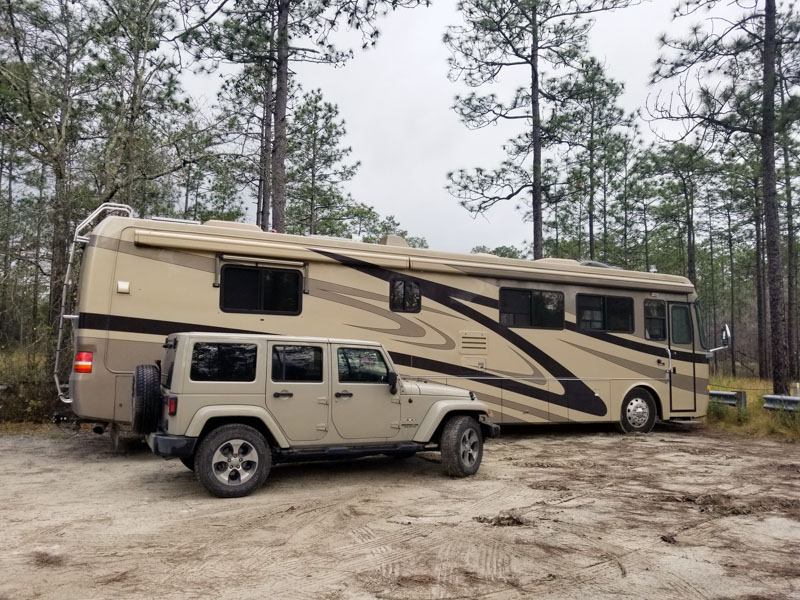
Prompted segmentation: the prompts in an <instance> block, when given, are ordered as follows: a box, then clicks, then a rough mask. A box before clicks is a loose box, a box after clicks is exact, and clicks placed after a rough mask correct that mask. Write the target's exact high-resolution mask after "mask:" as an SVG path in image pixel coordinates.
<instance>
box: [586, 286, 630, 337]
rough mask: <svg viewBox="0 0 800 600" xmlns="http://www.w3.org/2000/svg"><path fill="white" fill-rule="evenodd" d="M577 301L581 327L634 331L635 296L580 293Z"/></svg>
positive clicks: (621, 331) (617, 331) (620, 331)
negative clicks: (624, 296) (623, 296)
mask: <svg viewBox="0 0 800 600" xmlns="http://www.w3.org/2000/svg"><path fill="white" fill-rule="evenodd" d="M575 303H576V306H577V313H578V315H577V318H578V327H579V328H580V329H589V330H593V331H611V332H616V333H631V332H633V298H622V297H620V296H590V295H587V294H578V296H577V298H576V300H575Z"/></svg>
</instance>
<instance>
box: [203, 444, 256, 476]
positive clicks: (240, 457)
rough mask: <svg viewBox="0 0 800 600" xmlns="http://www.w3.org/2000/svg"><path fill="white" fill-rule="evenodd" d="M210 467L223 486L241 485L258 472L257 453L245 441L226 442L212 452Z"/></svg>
mask: <svg viewBox="0 0 800 600" xmlns="http://www.w3.org/2000/svg"><path fill="white" fill-rule="evenodd" d="M211 466H212V468H213V471H214V476H215V477H216V478H217V479H218V480H219V481H221V482H222V483H224V484H225V485H233V486H236V485H241V484H243V483H244V482H245V481H247V480H248V479H250V478H251V477H252V476H253V475H255V473H256V471H257V470H258V452H256V450H255V448H253V446H251V445H250V444H249V443H248V442H246V441H245V440H228V441H226V442H224V443H222V444H221V445H220V446H219V448H217V450H216V452H214V456H213V457H212V458H211Z"/></svg>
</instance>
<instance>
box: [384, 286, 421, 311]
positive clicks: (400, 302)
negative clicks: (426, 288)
mask: <svg viewBox="0 0 800 600" xmlns="http://www.w3.org/2000/svg"><path fill="white" fill-rule="evenodd" d="M389 308H391V309H392V311H393V312H411V313H417V312H419V311H420V310H422V296H421V295H420V292H419V283H417V282H416V281H413V280H411V279H392V280H391V281H390V282H389Z"/></svg>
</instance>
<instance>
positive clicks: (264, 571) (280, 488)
mask: <svg viewBox="0 0 800 600" xmlns="http://www.w3.org/2000/svg"><path fill="white" fill-rule="evenodd" d="M440 467H441V465H440V464H439V457H438V455H437V454H435V453H430V454H425V455H418V456H416V457H414V458H411V459H407V460H395V459H389V458H372V459H362V460H359V461H355V462H339V463H318V464H304V465H289V466H278V467H275V468H274V469H273V471H272V473H271V474H270V476H269V478H268V480H267V483H266V485H265V486H264V487H263V488H262V489H261V490H259V491H258V492H256V493H255V494H253V495H251V496H249V497H247V498H242V499H237V500H220V499H217V498H213V497H211V496H209V495H208V494H207V493H206V492H205V490H204V489H203V488H202V487H201V486H200V484H199V483H197V481H195V479H194V476H193V474H192V473H191V472H190V471H188V470H187V469H186V468H184V467H183V465H181V463H180V462H178V461H164V460H162V459H160V458H156V457H154V456H152V455H151V454H150V453H149V452H148V451H146V447H144V446H143V445H142V444H140V443H135V442H134V443H132V444H131V447H130V451H129V452H128V453H126V454H122V455H120V454H115V453H113V452H112V449H111V444H110V442H109V439H108V437H107V436H104V437H98V436H95V435H93V434H91V433H86V432H81V433H79V434H73V433H70V432H69V430H67V429H65V430H58V431H53V430H37V431H35V432H33V433H29V434H24V435H20V434H13V435H12V434H5V435H2V436H0V532H2V533H0V539H2V541H3V544H2V555H0V599H9V600H10V599H18V598H20V599H24V598H82V599H93V598H149V597H159V598H190V597H213V598H222V599H224V598H231V599H233V598H236V599H240V598H269V599H291V598H309V599H318V598H324V599H329V600H334V599H361V598H365V599H366V598H386V599H409V598H413V599H425V598H493V599H517V598H532V597H535V598H553V599H556V598H559V599H560V598H592V599H599V598H620V597H628V598H650V599H659V598H670V599H672V598H681V599H691V598H719V599H721V598H731V599H733V598H737V599H755V598H798V597H800V446H798V445H796V444H789V443H784V442H778V441H774V440H764V439H754V438H744V437H734V436H728V435H720V434H710V433H708V432H706V431H704V430H702V429H691V428H675V427H661V428H657V429H656V430H655V431H654V432H653V433H651V434H649V435H647V436H621V435H618V434H615V433H611V432H609V431H607V430H604V429H598V428H590V429H587V428H581V429H563V428H533V429H524V430H510V429H506V430H505V431H504V435H503V437H502V438H501V439H499V440H492V441H491V442H489V443H488V444H487V447H486V453H485V455H484V462H483V465H482V467H481V470H480V472H479V473H478V475H477V476H475V477H472V478H468V479H449V478H447V477H445V476H444V475H443V474H442V473H441V468H440Z"/></svg>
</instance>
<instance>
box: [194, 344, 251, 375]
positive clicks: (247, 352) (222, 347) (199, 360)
mask: <svg viewBox="0 0 800 600" xmlns="http://www.w3.org/2000/svg"><path fill="white" fill-rule="evenodd" d="M191 378H192V381H255V379H256V345H255V344H207V343H203V342H198V343H196V344H195V345H194V349H193V350H192V369H191Z"/></svg>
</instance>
